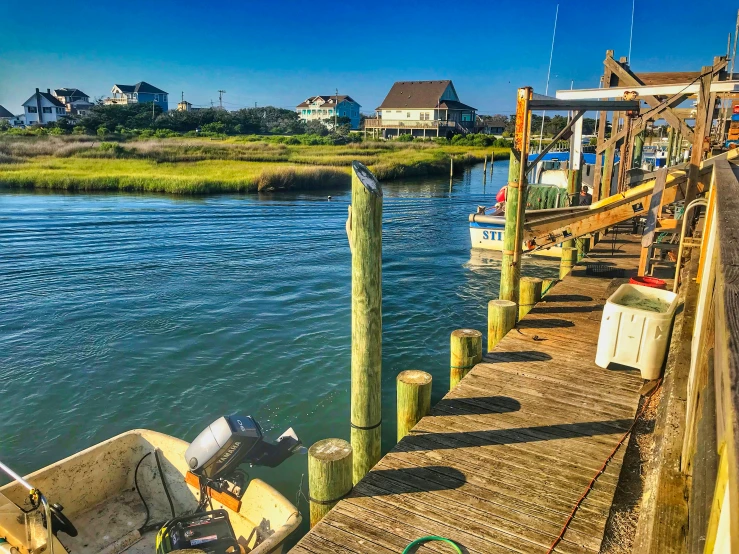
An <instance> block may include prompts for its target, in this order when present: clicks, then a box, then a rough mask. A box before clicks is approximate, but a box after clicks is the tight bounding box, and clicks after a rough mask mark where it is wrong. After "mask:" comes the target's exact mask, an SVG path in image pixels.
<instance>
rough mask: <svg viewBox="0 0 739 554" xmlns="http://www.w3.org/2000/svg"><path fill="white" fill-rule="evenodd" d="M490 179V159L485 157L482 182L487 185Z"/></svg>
mask: <svg viewBox="0 0 739 554" xmlns="http://www.w3.org/2000/svg"><path fill="white" fill-rule="evenodd" d="M487 178H488V157H487V156H485V161H484V162H483V166H482V182H483V184H485V181H487Z"/></svg>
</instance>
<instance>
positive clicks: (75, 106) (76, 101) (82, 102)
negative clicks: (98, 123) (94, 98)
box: [52, 88, 93, 115]
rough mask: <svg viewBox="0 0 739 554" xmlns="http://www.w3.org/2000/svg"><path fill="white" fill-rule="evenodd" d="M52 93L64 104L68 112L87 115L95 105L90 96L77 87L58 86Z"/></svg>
mask: <svg viewBox="0 0 739 554" xmlns="http://www.w3.org/2000/svg"><path fill="white" fill-rule="evenodd" d="M52 94H53V95H54V96H56V99H57V100H59V102H61V103H62V104H64V107H65V109H66V111H67V113H68V114H73V115H86V114H87V112H88V111H89V110H90V108H92V106H93V104H92V103H91V102H90V97H89V96H88V95H86V94H85V93H84V92H82V91H81V90H79V89H76V88H57V89H54V91H53V92H52Z"/></svg>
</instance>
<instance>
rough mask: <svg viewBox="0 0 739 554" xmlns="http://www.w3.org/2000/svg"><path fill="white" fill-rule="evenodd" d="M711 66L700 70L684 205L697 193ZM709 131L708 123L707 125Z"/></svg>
mask: <svg viewBox="0 0 739 554" xmlns="http://www.w3.org/2000/svg"><path fill="white" fill-rule="evenodd" d="M712 69H713V66H704V67H703V69H702V70H701V73H702V74H703V77H701V80H700V92H699V98H698V113H697V114H696V116H695V127H694V131H695V132H694V134H693V149H692V150H691V152H690V165H689V166H688V187H687V189H686V192H685V205H686V206H687V205H688V204H689V203H690V202H691V201H692V200H694V199H695V197H696V196H697V195H698V178H699V175H698V172H699V168H700V163H701V160H702V159H703V139H704V138H705V136H706V125H707V123H708V122H707V121H706V120H707V119H708V108H709V104H710V96H711V92H710V90H711V80H712V79H713V72H712ZM708 131H709V132H710V125H709V126H708Z"/></svg>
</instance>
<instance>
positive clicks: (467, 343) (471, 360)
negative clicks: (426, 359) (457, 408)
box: [449, 329, 482, 390]
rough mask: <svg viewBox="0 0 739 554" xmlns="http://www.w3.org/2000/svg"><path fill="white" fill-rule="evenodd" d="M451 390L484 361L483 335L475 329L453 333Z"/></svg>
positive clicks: (450, 372)
mask: <svg viewBox="0 0 739 554" xmlns="http://www.w3.org/2000/svg"><path fill="white" fill-rule="evenodd" d="M450 351H451V360H450V371H449V390H452V389H453V388H454V387H456V386H457V384H458V383H459V382H460V381H461V380H462V378H463V377H464V376H465V375H467V373H469V371H470V369H472V368H473V367H475V364H478V363H480V362H481V361H482V333H481V332H480V331H476V330H475V329H457V330H456V331H452V339H451V347H450Z"/></svg>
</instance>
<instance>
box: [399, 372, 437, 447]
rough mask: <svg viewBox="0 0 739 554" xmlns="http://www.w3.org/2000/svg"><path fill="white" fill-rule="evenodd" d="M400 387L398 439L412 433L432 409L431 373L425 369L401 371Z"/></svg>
mask: <svg viewBox="0 0 739 554" xmlns="http://www.w3.org/2000/svg"><path fill="white" fill-rule="evenodd" d="M396 383H397V387H398V441H400V439H402V438H403V437H405V436H406V435H407V434H408V433H410V431H411V429H413V427H415V425H416V423H418V422H419V421H421V418H422V417H424V416H427V415H428V414H429V412H430V411H431V383H432V378H431V375H430V374H428V373H426V372H425V371H418V370H417V369H409V370H407V371H401V372H400V373H399V374H398V378H397V379H396Z"/></svg>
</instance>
